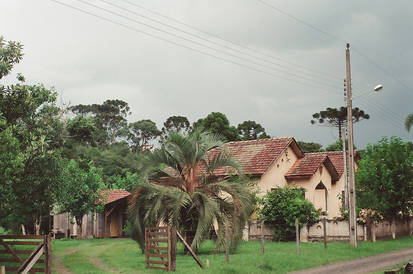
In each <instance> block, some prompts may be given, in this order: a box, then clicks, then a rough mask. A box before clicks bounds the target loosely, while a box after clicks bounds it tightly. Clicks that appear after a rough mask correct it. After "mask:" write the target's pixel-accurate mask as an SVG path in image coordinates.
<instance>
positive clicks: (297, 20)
mask: <svg viewBox="0 0 413 274" xmlns="http://www.w3.org/2000/svg"><path fill="white" fill-rule="evenodd" d="M256 1H258V2H260V3H262V4H264V5H265V6H267V7H270V8H271V9H273V10H275V11H277V12H278V13H280V14H283V15H285V16H287V17H289V18H291V19H292V20H294V21H296V22H298V23H300V24H302V25H305V26H307V27H308V28H310V29H312V30H314V31H317V32H319V33H322V34H324V35H326V36H328V37H330V38H333V39H335V40H337V41H340V42H344V43H345V42H346V41H345V40H343V39H341V38H340V37H339V36H337V35H334V34H331V33H329V32H327V31H324V30H323V29H321V28H319V27H317V26H314V25H313V24H310V23H309V22H307V21H305V20H302V19H300V18H298V17H297V16H295V15H293V14H290V13H288V12H286V11H284V10H282V9H280V8H278V7H276V6H274V5H272V4H269V3H268V2H266V1H264V0H256ZM352 48H353V51H355V52H356V53H358V54H359V55H360V56H361V57H363V58H364V59H365V60H367V62H369V63H370V64H372V65H373V66H375V67H376V68H378V69H379V70H380V71H382V72H383V73H385V74H387V75H388V76H390V77H391V78H393V79H394V80H395V81H396V82H397V83H399V84H400V85H401V86H403V87H404V88H406V89H408V90H409V91H411V90H412V88H411V87H409V86H408V85H407V84H406V83H404V82H403V81H401V80H400V79H399V78H397V77H396V76H394V74H393V73H391V72H389V71H388V70H386V69H385V68H383V67H382V66H380V65H379V64H378V63H377V62H375V61H374V60H373V59H372V58H370V57H369V56H367V55H366V54H364V53H363V52H362V51H361V50H360V49H358V48H357V47H354V46H352ZM410 95H411V94H410Z"/></svg>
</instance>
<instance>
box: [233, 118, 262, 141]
mask: <svg viewBox="0 0 413 274" xmlns="http://www.w3.org/2000/svg"><path fill="white" fill-rule="evenodd" d="M237 129H238V134H239V135H240V136H241V140H256V139H264V138H270V136H269V135H267V133H265V129H264V128H263V127H262V126H261V125H260V124H258V123H257V122H255V121H250V120H248V121H244V122H242V123H241V124H239V125H238V127H237Z"/></svg>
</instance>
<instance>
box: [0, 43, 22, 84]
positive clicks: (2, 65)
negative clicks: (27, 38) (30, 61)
mask: <svg viewBox="0 0 413 274" xmlns="http://www.w3.org/2000/svg"><path fill="white" fill-rule="evenodd" d="M22 58H23V46H22V45H21V44H20V43H19V42H16V41H5V40H4V37H3V36H0V79H1V78H3V77H4V76H6V75H7V74H9V72H10V71H11V70H12V68H13V66H14V65H15V64H17V63H19V62H20V61H21V60H22Z"/></svg>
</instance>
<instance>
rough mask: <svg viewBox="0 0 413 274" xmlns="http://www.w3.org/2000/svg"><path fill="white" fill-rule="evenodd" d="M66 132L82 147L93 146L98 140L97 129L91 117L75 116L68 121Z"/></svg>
mask: <svg viewBox="0 0 413 274" xmlns="http://www.w3.org/2000/svg"><path fill="white" fill-rule="evenodd" d="M66 129H67V132H68V133H69V135H70V137H71V138H72V140H73V141H75V142H77V143H79V144H84V145H95V144H96V141H97V140H98V136H97V134H98V129H97V127H96V125H95V119H94V118H93V117H84V116H76V117H75V118H73V119H72V120H69V121H68V123H67V126H66Z"/></svg>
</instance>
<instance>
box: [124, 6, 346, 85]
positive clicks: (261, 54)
mask: <svg viewBox="0 0 413 274" xmlns="http://www.w3.org/2000/svg"><path fill="white" fill-rule="evenodd" d="M120 1H123V2H125V3H127V4H129V5H131V6H133V7H136V8H139V9H142V10H145V11H147V12H149V13H152V14H155V15H157V16H159V17H162V18H164V19H167V20H170V21H172V22H175V23H177V24H179V25H181V26H185V27H187V28H190V29H192V30H195V31H197V32H199V33H202V34H204V35H208V36H210V37H213V38H215V39H218V40H220V41H223V42H226V43H229V44H232V45H234V46H236V47H239V48H243V49H244V50H247V51H250V52H254V53H255V54H258V55H260V56H264V57H267V58H271V59H274V60H278V61H280V62H284V63H286V64H289V65H291V66H293V69H297V68H301V70H302V71H304V72H306V71H308V72H312V73H313V74H315V75H317V76H318V77H323V78H325V79H334V81H336V80H337V79H339V78H341V77H339V76H337V75H333V74H330V73H328V72H321V71H318V70H314V68H309V67H307V66H303V65H301V64H296V63H293V62H290V61H287V60H284V59H281V58H279V57H276V56H273V55H271V54H267V53H265V52H262V51H260V50H257V49H254V48H252V47H249V46H246V45H245V44H241V43H239V42H235V41H233V40H230V39H228V38H224V37H222V36H219V35H217V34H214V33H211V32H209V31H206V30H203V29H200V28H199V27H195V26H193V25H190V24H187V23H185V22H182V21H180V20H177V19H175V18H173V17H171V16H167V15H164V14H162V13H160V12H157V11H154V10H151V9H148V8H146V7H144V6H142V5H139V4H136V3H134V2H131V1H128V0H120ZM246 54H247V53H246ZM250 56H252V55H250ZM263 60H265V59H263ZM280 66H281V65H280ZM289 69H292V68H289ZM308 72H307V73H308Z"/></svg>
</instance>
